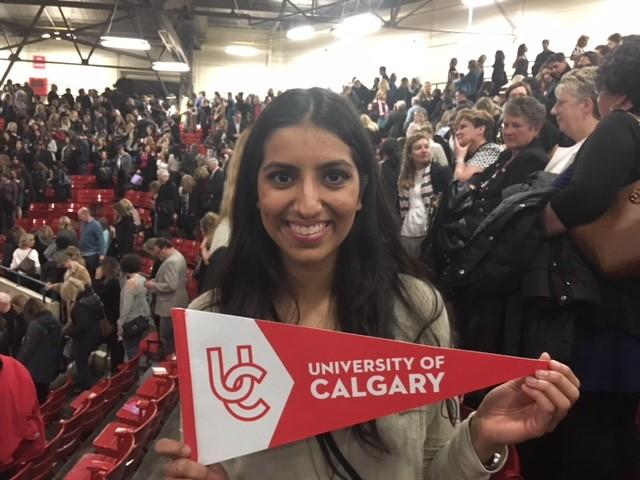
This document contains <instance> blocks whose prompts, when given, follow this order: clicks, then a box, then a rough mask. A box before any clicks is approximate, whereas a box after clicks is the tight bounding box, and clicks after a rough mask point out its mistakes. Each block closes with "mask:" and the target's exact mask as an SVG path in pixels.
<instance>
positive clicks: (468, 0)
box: [462, 0, 502, 8]
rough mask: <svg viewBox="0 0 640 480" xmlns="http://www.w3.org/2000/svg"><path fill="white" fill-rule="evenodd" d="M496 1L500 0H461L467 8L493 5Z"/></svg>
mask: <svg viewBox="0 0 640 480" xmlns="http://www.w3.org/2000/svg"><path fill="white" fill-rule="evenodd" d="M496 1H498V2H500V1H502V0H462V3H463V5H465V6H466V7H469V8H478V7H486V6H487V5H493V4H494V3H496Z"/></svg>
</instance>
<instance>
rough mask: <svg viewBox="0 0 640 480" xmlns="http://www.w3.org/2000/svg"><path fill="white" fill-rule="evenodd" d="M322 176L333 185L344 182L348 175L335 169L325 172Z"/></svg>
mask: <svg viewBox="0 0 640 480" xmlns="http://www.w3.org/2000/svg"><path fill="white" fill-rule="evenodd" d="M324 178H325V179H326V181H327V183H329V184H330V185H334V186H335V185H342V184H343V183H344V182H346V181H347V180H348V179H349V175H348V174H346V173H345V172H342V171H339V170H335V171H331V172H329V173H327V175H326V176H325V177H324Z"/></svg>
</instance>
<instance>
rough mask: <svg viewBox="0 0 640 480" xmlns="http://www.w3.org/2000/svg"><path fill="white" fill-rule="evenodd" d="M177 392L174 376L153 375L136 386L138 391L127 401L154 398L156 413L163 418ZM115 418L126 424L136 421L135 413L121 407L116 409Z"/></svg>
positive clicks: (176, 397)
mask: <svg viewBox="0 0 640 480" xmlns="http://www.w3.org/2000/svg"><path fill="white" fill-rule="evenodd" d="M177 393H178V389H177V387H176V381H175V379H174V378H172V377H170V376H168V375H164V376H158V375H153V376H152V377H150V378H149V379H148V380H147V381H146V382H144V383H143V384H142V385H141V386H140V388H138V391H137V392H136V394H135V395H134V396H133V397H131V398H130V399H129V402H137V401H139V400H154V401H155V402H156V403H157V404H158V415H160V418H161V419H163V420H164V418H166V417H167V415H168V413H169V411H170V410H171V409H172V408H173V406H174V405H175V403H176V401H177V400H178V394H177ZM116 418H117V419H118V421H121V422H123V423H128V424H129V423H132V422H135V421H137V420H136V419H137V415H136V414H135V413H133V412H131V411H128V410H126V409H122V408H121V409H120V410H118V413H117V414H116Z"/></svg>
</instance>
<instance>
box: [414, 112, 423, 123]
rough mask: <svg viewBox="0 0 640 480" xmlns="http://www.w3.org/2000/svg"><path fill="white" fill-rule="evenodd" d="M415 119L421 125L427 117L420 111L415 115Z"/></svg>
mask: <svg viewBox="0 0 640 480" xmlns="http://www.w3.org/2000/svg"><path fill="white" fill-rule="evenodd" d="M413 121H414V122H416V123H417V124H419V125H422V124H423V123H424V122H425V121H426V118H425V117H424V113H422V112H420V111H418V112H416V113H415V114H414V116H413Z"/></svg>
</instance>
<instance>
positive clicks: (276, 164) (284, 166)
mask: <svg viewBox="0 0 640 480" xmlns="http://www.w3.org/2000/svg"><path fill="white" fill-rule="evenodd" d="M262 169H263V170H274V169H286V170H300V169H299V168H298V167H296V166H295V165H291V164H290V163H283V162H269V163H267V164H266V165H263V167H262Z"/></svg>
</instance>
